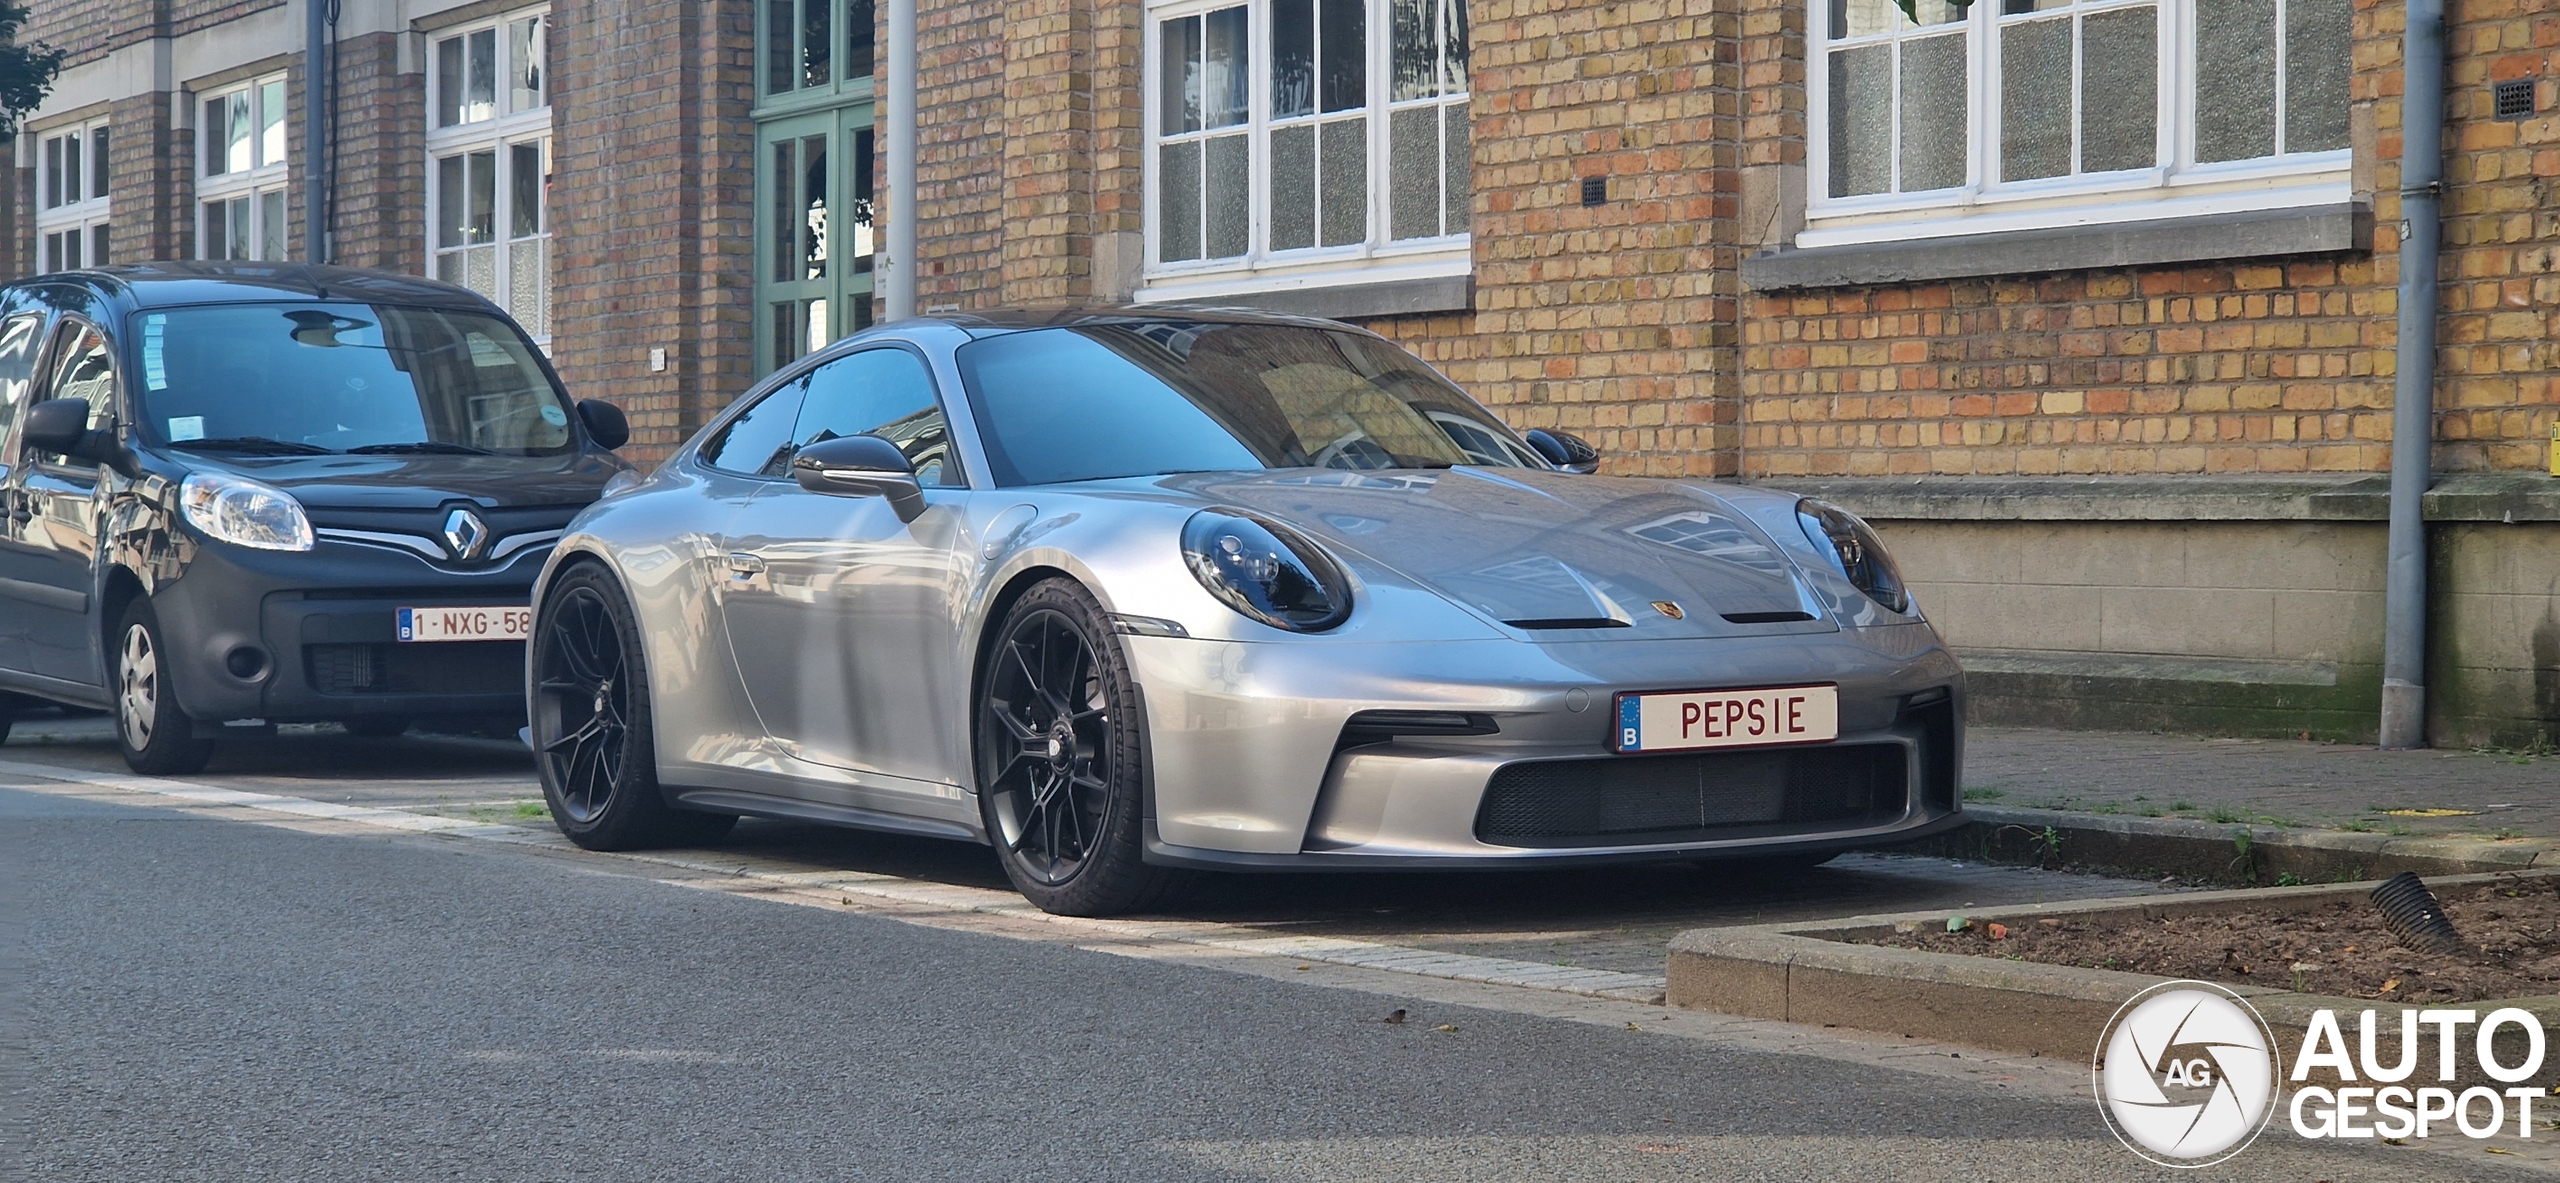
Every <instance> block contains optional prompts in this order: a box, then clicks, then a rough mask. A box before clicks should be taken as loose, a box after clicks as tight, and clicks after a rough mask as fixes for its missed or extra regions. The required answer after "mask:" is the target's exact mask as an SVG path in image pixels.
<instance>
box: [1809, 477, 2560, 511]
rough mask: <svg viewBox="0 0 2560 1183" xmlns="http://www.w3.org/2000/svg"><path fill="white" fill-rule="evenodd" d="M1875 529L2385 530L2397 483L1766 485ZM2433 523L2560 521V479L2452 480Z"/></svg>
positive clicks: (1880, 481)
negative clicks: (1947, 525) (2251, 525)
mask: <svg viewBox="0 0 2560 1183" xmlns="http://www.w3.org/2000/svg"><path fill="white" fill-rule="evenodd" d="M1761 483H1764V484H1767V485H1768V486H1770V487H1772V488H1777V489H1783V490H1786V491H1788V492H1792V493H1802V494H1805V495H1807V496H1813V497H1821V498H1824V499H1826V500H1830V501H1837V502H1839V503H1840V504H1842V505H1844V506H1847V507H1848V508H1849V509H1851V510H1853V511H1855V512H1856V513H1858V514H1859V515H1861V516H1863V517H1868V518H1872V519H1875V520H1877V521H1933V522H1951V521H1953V522H1967V521H1970V522H2004V521H2022V522H2032V521H2046V522H2211V521H2225V522H2385V521H2389V520H2390V517H2391V479H2390V478H2389V477H2385V476H2380V475H2373V476H2335V477H2269V476H2251V477H2229V476H2192V477H2174V476H2171V477H2133V476H2109V477H1937V476H1932V477H1796V478H1784V477H1781V478H1777V479H1774V480H1768V481H1764V482H1761ZM2426 515H2427V520H2428V521H2433V522H2511V523H2522V522H2554V521H2560V478H2554V477H2548V476H2543V475H2541V474H2538V473H2485V472H2483V473H2452V474H2448V475H2445V476H2442V477H2439V478H2437V480H2436V484H2435V488H2434V489H2433V490H2431V491H2429V492H2428V494H2427V497H2426Z"/></svg>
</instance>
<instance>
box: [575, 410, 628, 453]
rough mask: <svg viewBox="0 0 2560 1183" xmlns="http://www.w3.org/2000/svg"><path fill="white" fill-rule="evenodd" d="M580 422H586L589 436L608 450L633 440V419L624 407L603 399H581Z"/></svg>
mask: <svg viewBox="0 0 2560 1183" xmlns="http://www.w3.org/2000/svg"><path fill="white" fill-rule="evenodd" d="M578 422H580V423H584V424H586V425H587V437H588V438H590V439H592V440H594V441H595V442H596V444H597V446H599V447H601V448H603V449H605V450H606V451H608V452H610V451H612V450H613V449H615V448H619V447H621V446H622V445H624V444H627V443H630V442H631V420H630V419H629V418H626V417H625V416H624V415H623V413H622V408H620V407H617V406H615V405H613V404H612V403H609V402H606V401H604V400H603V399H596V398H590V399H581V400H579V402H578Z"/></svg>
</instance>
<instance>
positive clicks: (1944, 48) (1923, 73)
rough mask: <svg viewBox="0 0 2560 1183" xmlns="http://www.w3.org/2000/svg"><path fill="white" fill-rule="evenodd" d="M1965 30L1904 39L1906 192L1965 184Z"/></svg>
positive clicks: (1904, 172) (1903, 174) (1904, 164)
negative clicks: (1939, 35)
mask: <svg viewBox="0 0 2560 1183" xmlns="http://www.w3.org/2000/svg"><path fill="white" fill-rule="evenodd" d="M1964 148H1965V45H1964V34H1962V33H1957V34H1954V35H1952V36H1944V37H1921V38H1917V39H1915V40H1911V41H1905V42H1903V43H1902V184H1901V185H1900V186H1899V188H1900V189H1901V191H1902V192H1905V193H1917V192H1920V191H1923V190H1928V189H1945V188H1949V187H1952V186H1956V185H1961V184H1964V172H1965V159H1964Z"/></svg>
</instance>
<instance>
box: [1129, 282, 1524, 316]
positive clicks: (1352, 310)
mask: <svg viewBox="0 0 2560 1183" xmlns="http://www.w3.org/2000/svg"><path fill="white" fill-rule="evenodd" d="M1153 306H1155V307H1162V308H1244V309H1252V310H1255V311H1260V312H1287V313H1291V314H1294V315H1297V316H1315V317H1322V318H1324V319H1326V320H1356V319H1359V318H1362V317H1370V316H1407V315H1412V314H1415V313H1422V312H1468V311H1473V310H1474V308H1475V306H1476V281H1475V280H1474V278H1473V277H1470V276H1465V275H1452V276H1446V277H1442V278H1436V279H1399V280H1391V281H1388V282H1385V283H1355V284H1343V285H1340V286H1337V287H1324V288H1285V289H1281V290H1277V291H1268V292H1244V293H1237V294H1235V295H1228V296H1202V297H1199V298H1196V299H1189V300H1167V301H1164V302H1162V303H1160V304H1156V305H1153Z"/></svg>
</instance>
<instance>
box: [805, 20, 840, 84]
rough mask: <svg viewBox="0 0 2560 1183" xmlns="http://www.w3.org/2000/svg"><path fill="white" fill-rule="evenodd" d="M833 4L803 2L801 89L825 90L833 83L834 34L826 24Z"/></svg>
mask: <svg viewBox="0 0 2560 1183" xmlns="http://www.w3.org/2000/svg"><path fill="white" fill-rule="evenodd" d="M834 10H835V5H834V3H833V0H806V2H805V3H803V4H802V5H801V6H800V85H802V86H825V85H826V84H828V83H830V82H833V81H835V73H834V71H835V45H836V36H835V30H834V29H833V28H832V27H830V26H829V25H828V23H827V18H828V17H830V16H832V15H834Z"/></svg>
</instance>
